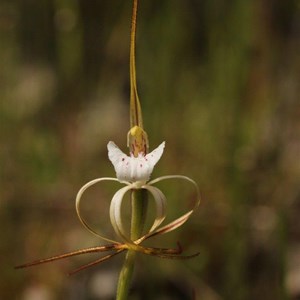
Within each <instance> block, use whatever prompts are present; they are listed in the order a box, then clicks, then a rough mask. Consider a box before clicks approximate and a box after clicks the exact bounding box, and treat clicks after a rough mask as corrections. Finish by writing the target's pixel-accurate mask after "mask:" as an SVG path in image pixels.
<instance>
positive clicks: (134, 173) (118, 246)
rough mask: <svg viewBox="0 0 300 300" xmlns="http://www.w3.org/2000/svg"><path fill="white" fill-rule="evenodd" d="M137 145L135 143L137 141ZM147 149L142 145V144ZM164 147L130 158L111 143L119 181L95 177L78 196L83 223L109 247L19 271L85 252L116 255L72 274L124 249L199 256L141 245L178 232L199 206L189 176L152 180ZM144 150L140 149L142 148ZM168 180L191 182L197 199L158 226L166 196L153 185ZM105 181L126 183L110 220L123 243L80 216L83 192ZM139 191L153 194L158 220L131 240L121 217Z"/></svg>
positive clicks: (114, 201) (110, 153)
mask: <svg viewBox="0 0 300 300" xmlns="http://www.w3.org/2000/svg"><path fill="white" fill-rule="evenodd" d="M135 143H136V141H135ZM141 146H144V144H143V143H142V144H141V145H140V147H141ZM164 147H165V142H163V143H161V144H160V145H159V146H158V147H157V148H156V149H155V150H153V151H152V152H150V153H148V154H146V155H145V154H143V153H142V152H139V153H138V154H137V156H134V154H133V151H132V152H131V154H130V156H128V155H126V154H124V153H123V152H122V151H121V150H120V149H119V148H118V147H117V145H116V144H115V143H114V142H109V143H108V145H107V149H108V157H109V159H110V161H111V162H112V164H113V166H114V168H115V171H116V175H117V178H112V177H102V178H96V179H94V180H91V181H89V182H88V183H86V184H85V185H84V186H83V187H82V188H81V189H80V190H79V192H78V193H77V196H76V212H77V215H78V218H79V220H80V221H81V223H82V224H83V225H84V226H85V227H86V228H87V229H88V230H89V231H90V232H91V233H93V234H94V235H96V236H98V237H100V238H101V239H103V240H105V241H107V242H109V244H108V245H105V246H98V247H91V248H87V249H81V250H77V251H73V252H69V253H65V254H60V255H57V256H53V257H50V258H46V259H41V260H37V261H34V262H31V263H27V264H23V265H20V266H17V267H16V268H25V267H30V266H34V265H39V264H43V263H47V262H52V261H55V260H59V259H63V258H67V257H71V256H75V255H81V254H86V253H96V252H97V253H98V252H109V251H110V252H113V253H111V254H108V255H106V256H104V257H101V258H99V259H97V260H96V261H93V262H91V263H88V264H86V265H84V266H82V267H80V268H78V269H76V270H75V271H73V272H71V273H69V274H74V273H77V272H78V271H81V270H83V269H86V268H87V267H90V266H93V265H96V264H99V263H101V262H103V261H105V260H107V259H109V258H111V257H113V256H115V255H117V254H119V253H121V252H123V251H125V250H129V249H130V250H134V251H138V252H142V253H144V254H148V255H154V256H158V257H162V258H179V259H185V258H191V257H194V256H197V255H198V254H199V253H196V254H192V255H187V256H182V255H181V253H182V250H181V248H180V247H179V248H175V249H174V248H168V249H165V248H153V247H144V246H142V245H141V243H142V242H143V241H144V240H146V239H148V238H150V237H153V236H155V235H159V234H165V233H168V232H171V231H173V230H175V229H176V228H178V227H180V226H181V225H183V224H184V223H185V222H186V221H187V220H188V219H189V217H190V216H191V214H192V213H193V212H194V210H195V209H196V208H197V207H198V205H199V203H200V192H199V188H198V185H197V184H196V182H195V181H194V180H192V179H191V178H189V177H187V176H183V175H167V176H162V177H159V178H157V179H154V180H151V181H149V180H150V176H151V173H152V171H153V168H154V166H155V165H156V163H157V162H158V161H159V159H160V158H161V156H162V154H163V151H164ZM140 149H141V148H140ZM168 179H180V180H185V181H187V182H189V183H191V184H192V185H193V187H194V189H195V192H196V197H195V202H194V205H193V207H192V209H190V210H189V211H187V212H186V213H184V214H183V215H182V216H181V217H179V218H177V219H175V220H174V221H172V222H170V223H168V224H166V225H164V226H162V227H159V226H160V225H161V224H162V222H163V221H164V220H165V217H166V197H165V195H164V194H163V193H162V191H161V190H159V189H158V188H157V187H155V186H154V184H155V183H157V182H160V181H163V180H168ZM102 181H118V182H120V183H121V184H124V185H125V186H124V187H122V188H121V189H119V190H118V191H117V192H116V193H115V194H114V196H113V198H112V200H111V204H110V221H111V224H112V226H113V228H114V230H115V232H116V235H117V236H118V237H119V238H120V239H121V240H122V241H121V242H119V241H115V240H113V239H110V238H107V237H105V236H103V235H101V234H99V233H98V232H96V231H95V230H94V229H92V228H91V227H90V226H89V225H88V223H87V222H86V221H85V219H84V218H83V217H82V216H81V213H80V203H81V199H82V196H83V193H84V192H85V191H86V190H87V189H88V188H89V187H91V186H93V185H95V184H96V183H99V182H102ZM136 189H145V190H147V191H148V192H149V193H150V194H152V196H153V199H154V201H155V206H156V217H155V219H154V221H153V224H152V226H151V227H150V229H149V230H148V232H147V233H146V234H144V235H142V236H141V237H139V238H138V239H137V240H134V241H133V240H132V239H131V238H130V234H127V233H126V230H125V228H124V226H123V222H122V216H121V206H122V202H123V199H124V196H125V194H126V193H127V192H128V191H130V190H136Z"/></svg>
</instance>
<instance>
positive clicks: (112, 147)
mask: <svg viewBox="0 0 300 300" xmlns="http://www.w3.org/2000/svg"><path fill="white" fill-rule="evenodd" d="M164 147H165V142H163V143H161V144H160V145H159V146H158V147H157V148H156V149H155V150H153V151H152V152H150V153H149V154H147V155H145V156H144V155H143V154H139V155H138V157H134V156H128V155H126V154H125V153H123V152H122V151H121V150H120V149H119V148H118V146H117V145H116V144H115V143H113V142H109V143H108V145H107V149H108V157H109V159H110V161H111V162H112V164H113V166H114V168H115V171H116V174H117V178H118V179H119V180H120V181H127V182H146V181H148V180H149V178H150V175H151V173H152V171H153V168H154V166H155V165H156V163H157V162H158V161H159V159H160V158H161V156H162V154H163V151H164Z"/></svg>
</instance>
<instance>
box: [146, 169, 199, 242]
mask: <svg viewBox="0 0 300 300" xmlns="http://www.w3.org/2000/svg"><path fill="white" fill-rule="evenodd" d="M166 179H183V180H186V181H188V182H190V183H191V184H192V185H193V186H194V188H195V191H196V194H197V198H196V199H195V202H194V206H193V208H192V209H191V210H189V211H188V212H186V213H185V214H183V215H182V216H181V217H179V218H177V219H175V220H174V221H172V222H170V223H168V224H167V225H164V226H163V227H161V228H159V229H157V230H155V231H153V232H152V233H150V234H149V233H148V234H147V235H146V236H145V237H143V238H144V239H145V238H149V237H151V236H154V235H157V234H165V233H168V232H171V231H173V230H175V229H176V228H178V227H180V226H181V225H183V224H184V223H185V222H186V221H187V220H188V219H189V218H190V216H191V215H192V213H193V212H194V211H195V209H197V208H198V206H199V204H200V191H199V187H198V184H197V183H196V182H195V181H194V180H193V179H191V178H189V177H187V176H183V175H167V176H162V177H159V178H156V179H154V180H152V181H150V182H149V183H148V185H150V184H153V183H157V182H159V181H162V180H166Z"/></svg>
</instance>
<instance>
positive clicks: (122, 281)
mask: <svg viewBox="0 0 300 300" xmlns="http://www.w3.org/2000/svg"><path fill="white" fill-rule="evenodd" d="M147 204H148V195H147V191H146V190H143V189H139V190H133V191H132V193H131V239H132V240H136V239H138V238H139V237H141V235H142V233H143V228H144V224H145V219H146V211H147ZM135 257H136V251H134V250H128V251H127V254H126V257H125V261H124V264H123V267H122V270H121V272H120V276H119V282H118V288H117V298H116V299H117V300H126V299H127V298H128V294H129V289H130V284H131V279H132V275H133V270H134V262H135Z"/></svg>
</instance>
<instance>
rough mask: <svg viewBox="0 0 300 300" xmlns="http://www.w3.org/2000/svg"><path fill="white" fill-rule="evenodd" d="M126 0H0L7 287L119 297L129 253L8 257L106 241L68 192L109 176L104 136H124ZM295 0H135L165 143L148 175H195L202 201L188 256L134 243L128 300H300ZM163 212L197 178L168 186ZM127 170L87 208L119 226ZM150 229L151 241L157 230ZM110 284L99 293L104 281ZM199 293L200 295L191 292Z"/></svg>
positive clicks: (155, 127) (146, 77)
mask: <svg viewBox="0 0 300 300" xmlns="http://www.w3.org/2000/svg"><path fill="white" fill-rule="evenodd" d="M130 16H131V1H124V0H123V1H122V0H115V1H108V0H102V1H99V0H78V1H75V0H22V1H17V0H1V2H0V39H1V41H0V43H1V47H0V57H1V68H0V99H1V106H0V133H1V140H0V159H1V162H0V163H1V191H0V198H1V202H0V225H1V242H0V249H1V258H0V259H1V273H0V298H1V299H26V300H27V299H46V300H47V299H113V296H111V293H112V292H113V290H114V284H115V280H116V276H117V273H118V270H119V269H120V266H121V262H122V257H119V258H115V259H114V260H113V261H110V262H106V263H104V264H103V265H100V266H98V267H95V268H92V269H88V270H86V271H85V272H83V273H81V274H78V275H76V276H74V277H67V276H66V275H65V274H66V273H67V271H68V270H72V268H76V266H79V265H80V264H83V263H85V262H87V261H90V260H92V259H93V258H94V257H95V256H96V257H98V256H97V255H93V256H92V255H91V256H90V257H78V258H72V259H69V260H66V261H61V262H57V263H53V264H51V265H44V266H39V267H34V268H30V269H25V270H18V271H16V270H14V269H13V266H14V265H17V264H20V263H24V262H26V261H30V260H35V259H38V258H43V257H47V256H51V255H55V254H58V253H60V252H66V251H71V250H75V249H79V248H83V247H89V246H95V245H99V244H102V241H99V240H97V239H95V238H94V237H93V236H91V235H90V234H89V233H88V232H87V231H86V230H85V229H84V228H82V227H81V225H80V223H79V222H78V220H77V218H76V215H75V208H74V198H75V195H76V192H77V191H78V190H79V188H80V187H81V186H82V185H83V184H84V183H85V182H87V181H89V180H91V179H93V178H96V177H102V176H114V171H113V168H112V166H111V165H110V162H109V161H108V159H107V150H106V144H107V142H108V141H109V140H113V141H115V142H116V143H117V144H118V145H120V147H121V148H122V149H123V150H124V151H125V150H126V147H125V146H126V134H127V131H128V129H129V116H128V111H129V106H128V104H129V70H128V68H129V67H128V54H129V30H130ZM299 17H300V3H299V1H296V0H294V1H281V0H270V1H245V0H234V1H222V0H175V1H174V0H164V1H158V0H152V1H143V0H141V1H140V10H139V17H138V33H137V76H138V87H139V92H140V98H141V101H142V107H143V114H144V122H145V129H146V131H147V132H148V134H149V138H150V147H151V149H153V148H154V147H155V146H156V145H158V144H159V143H160V142H161V141H162V140H165V141H166V150H165V153H164V156H163V158H162V159H161V161H160V163H159V164H158V166H157V168H156V170H155V172H154V174H153V177H155V176H159V175H164V174H185V175H187V176H190V177H192V178H194V179H195V180H196V181H197V182H198V183H199V185H200V188H201V191H202V196H203V201H202V204H201V207H200V209H199V210H198V211H197V212H196V214H195V215H194V216H193V218H192V219H191V220H190V221H189V222H188V223H187V224H186V225H185V226H184V227H183V228H181V229H180V230H178V231H177V232H176V233H173V234H170V236H166V237H161V238H157V239H156V240H153V241H151V243H150V244H151V245H157V246H158V245H164V246H169V247H173V246H175V243H176V241H177V240H178V241H180V242H181V244H182V245H183V247H184V248H185V250H186V252H187V253H192V252H193V251H200V252H201V254H200V255H199V257H197V258H195V259H193V260H191V261H173V260H172V261H167V260H160V259H157V258H153V257H142V256H141V257H140V258H139V261H138V265H137V269H136V277H135V281H134V283H133V291H132V299H205V300H215V299H230V300H235V299H264V300H267V299H270V300H273V299H299V297H300V226H299V225H300V223H299V217H298V216H299V213H300V184H299V181H300V105H299V94H300V76H299V74H300V56H299V53H300V32H299V28H300V23H299V20H300V18H299ZM161 188H162V190H163V191H164V192H165V194H166V195H167V198H168V204H169V214H170V217H171V216H172V215H174V216H175V215H176V214H177V215H179V213H180V211H181V210H182V209H184V208H186V207H188V204H189V203H190V201H191V199H190V196H191V195H190V192H189V190H188V189H187V188H185V186H180V184H177V183H172V182H169V183H166V184H163V185H161ZM116 189H117V185H115V184H111V185H103V186H99V187H97V188H95V189H93V190H92V191H91V192H89V194H88V195H87V198H88V199H85V203H84V205H83V213H84V215H86V216H87V217H88V218H89V220H91V221H90V222H91V223H93V224H95V226H96V227H98V228H101V229H103V230H104V231H105V232H110V230H111V229H110V226H109V222H108V217H107V215H108V208H109V202H110V198H111V196H112V195H113V193H114V191H116ZM149 242H150V241H149ZM110 285H112V288H110V289H108V291H107V293H106V294H105V290H106V287H107V286H110ZM193 297H194V298H193Z"/></svg>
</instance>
